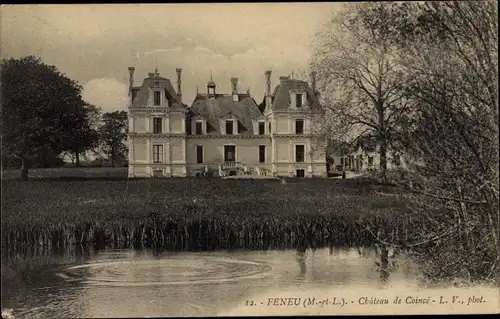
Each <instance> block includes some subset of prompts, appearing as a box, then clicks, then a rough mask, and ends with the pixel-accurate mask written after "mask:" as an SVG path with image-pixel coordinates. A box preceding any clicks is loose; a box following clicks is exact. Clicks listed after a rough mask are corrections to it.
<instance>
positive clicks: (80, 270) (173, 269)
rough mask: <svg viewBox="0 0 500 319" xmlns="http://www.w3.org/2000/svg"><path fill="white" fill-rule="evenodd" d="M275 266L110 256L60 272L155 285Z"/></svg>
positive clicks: (100, 281) (89, 279) (233, 276)
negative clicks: (103, 259)
mask: <svg viewBox="0 0 500 319" xmlns="http://www.w3.org/2000/svg"><path fill="white" fill-rule="evenodd" d="M270 270H272V266H271V265H269V264H266V263H263V262H255V261H246V260H237V259H229V258H218V257H209V256H193V257H187V256H172V257H169V258H164V259H125V260H109V261H100V262H96V263H89V264H84V265H78V266H72V267H69V268H67V269H65V270H64V271H63V272H61V273H59V274H58V276H59V277H61V278H63V279H65V280H67V281H81V282H83V283H85V284H88V285H101V286H102V285H104V286H119V287H124V286H156V285H182V284H198V283H200V284H205V283H221V282H228V281H238V280H244V279H254V278H262V277H263V276H265V274H266V273H268V272H269V271H270Z"/></svg>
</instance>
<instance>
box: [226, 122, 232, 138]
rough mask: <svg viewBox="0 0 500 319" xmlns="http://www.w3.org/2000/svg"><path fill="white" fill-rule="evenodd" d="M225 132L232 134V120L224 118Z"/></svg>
mask: <svg viewBox="0 0 500 319" xmlns="http://www.w3.org/2000/svg"><path fill="white" fill-rule="evenodd" d="M226 134H227V135H233V134H234V121H233V120H226Z"/></svg>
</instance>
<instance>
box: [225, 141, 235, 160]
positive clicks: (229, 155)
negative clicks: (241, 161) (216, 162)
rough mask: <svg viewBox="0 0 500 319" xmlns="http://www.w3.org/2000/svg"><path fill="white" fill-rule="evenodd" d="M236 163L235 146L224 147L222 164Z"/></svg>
mask: <svg viewBox="0 0 500 319" xmlns="http://www.w3.org/2000/svg"><path fill="white" fill-rule="evenodd" d="M235 161H236V146H235V145H224V162H235Z"/></svg>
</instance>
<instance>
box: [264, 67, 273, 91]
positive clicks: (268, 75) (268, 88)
mask: <svg viewBox="0 0 500 319" xmlns="http://www.w3.org/2000/svg"><path fill="white" fill-rule="evenodd" d="M271 73H272V71H271V70H267V71H266V72H265V74H266V96H271Z"/></svg>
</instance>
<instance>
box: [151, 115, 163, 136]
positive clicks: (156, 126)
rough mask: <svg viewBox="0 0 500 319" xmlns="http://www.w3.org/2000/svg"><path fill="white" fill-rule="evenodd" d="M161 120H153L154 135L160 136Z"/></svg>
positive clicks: (159, 118) (157, 118) (156, 118)
mask: <svg viewBox="0 0 500 319" xmlns="http://www.w3.org/2000/svg"><path fill="white" fill-rule="evenodd" d="M162 122H163V121H162V118H161V117H154V118H153V133H154V134H161V132H162V124H163V123H162Z"/></svg>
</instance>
